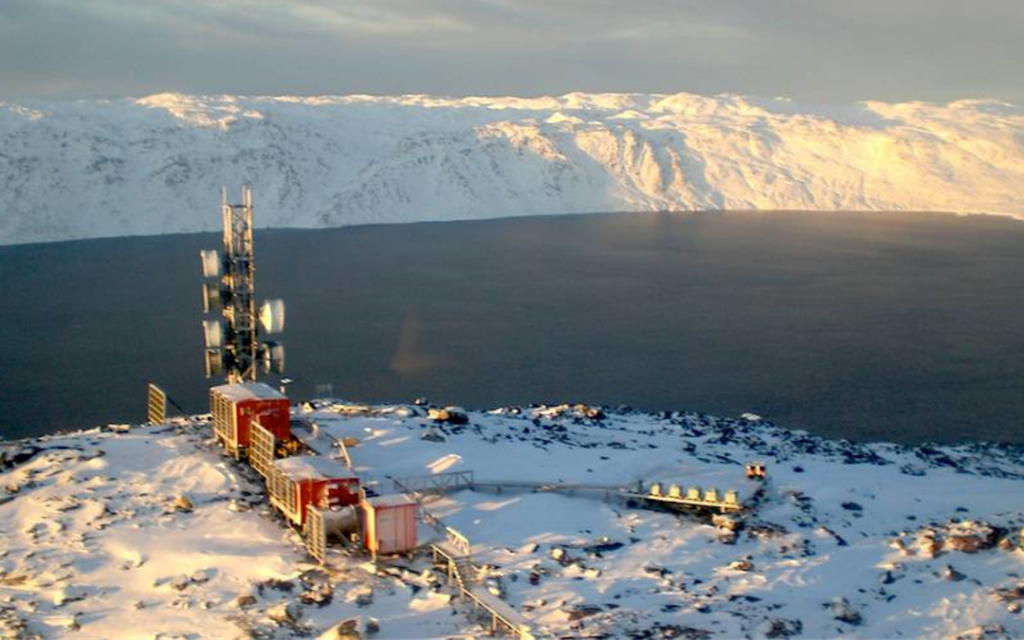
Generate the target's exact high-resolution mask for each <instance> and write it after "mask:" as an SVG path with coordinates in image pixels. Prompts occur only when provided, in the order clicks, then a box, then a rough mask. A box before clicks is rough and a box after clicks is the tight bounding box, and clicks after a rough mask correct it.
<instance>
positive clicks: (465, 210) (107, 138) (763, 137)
mask: <svg viewBox="0 0 1024 640" xmlns="http://www.w3.org/2000/svg"><path fill="white" fill-rule="evenodd" d="M243 181H249V182H251V183H252V184H253V185H254V186H255V193H256V206H257V224H258V225H259V226H263V227H336V226H344V225H351V224H365V223H381V222H412V221H425V220H454V219H478V218H491V217H502V216H520V215H536V214H562V213H582V212H600V211H643V210H694V209H808V210H809V209H813V210H824V211H828V210H893V211H900V210H917V211H925V210H939V211H955V212H988V213H999V214H1007V215H1012V216H1015V217H1024V109H1022V108H1021V107H1017V106H1014V105H1010V104H1007V103H1002V102H996V101H984V100H963V101H958V102H952V103H949V104H945V105H939V104H931V103H922V102H911V103H901V104H888V103H881V102H863V103H858V104H856V105H851V106H847V107H814V106H808V105H801V104H798V103H794V102H792V101H789V100H785V99H760V98H751V97H743V96H736V95H720V96H715V97H704V96H698V95H692V94H685V93H681V94H676V95H648V94H581V93H574V94H568V95H565V96H560V97H540V98H473V97H470V98H460V99H454V98H442V97H431V96H422V95H413V96H396V97H373V96H341V97H235V96H209V97H205V96H189V95H180V94H160V95H154V96H149V97H146V98H142V99H139V100H135V99H122V100H111V101H104V100H91V101H73V102H70V101H69V102H42V101H40V102H33V103H31V104H10V103H0V244H14V243H22V242H36V241H50V240H66V239H74V238H91V237H105V236H122V235H145V234H161V233H179V232H192V231H209V230H215V229H217V228H219V226H220V219H219V212H218V202H219V188H220V185H221V184H227V185H229V187H230V188H233V189H235V190H236V191H237V187H238V185H240V184H241V183H242V182H243Z"/></svg>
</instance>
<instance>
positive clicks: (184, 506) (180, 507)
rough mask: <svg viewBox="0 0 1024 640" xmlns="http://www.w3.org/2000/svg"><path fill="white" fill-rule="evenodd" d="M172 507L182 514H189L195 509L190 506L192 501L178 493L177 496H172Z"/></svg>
mask: <svg viewBox="0 0 1024 640" xmlns="http://www.w3.org/2000/svg"><path fill="white" fill-rule="evenodd" d="M173 507H174V510H175V511H182V512H184V513H190V512H191V511H192V510H193V509H195V506H194V505H193V504H192V500H191V499H189V497H188V496H187V495H185V494H184V493H179V494H178V495H176V496H174V505H173Z"/></svg>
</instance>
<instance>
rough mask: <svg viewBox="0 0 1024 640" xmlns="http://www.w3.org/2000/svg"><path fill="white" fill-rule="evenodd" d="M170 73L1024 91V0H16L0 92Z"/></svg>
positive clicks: (1, 40)
mask: <svg viewBox="0 0 1024 640" xmlns="http://www.w3.org/2000/svg"><path fill="white" fill-rule="evenodd" d="M162 91H181V92H189V93H239V94H249V95H257V94H259V95H280V94H299V95H311V94H348V93H371V94H395V93H433V94H444V95H470V94H473V95H527V96H528V95H540V94H561V93H567V92H570V91H627V92H631V91H638V92H657V93H671V92H677V91H689V92H695V93H704V94H713V93H720V92H732V93H746V94H755V95H760V96H789V97H792V98H795V99H799V100H809V101H815V102H827V103H839V102H851V101H855V100H865V99H878V100H889V101H895V100H933V101H946V100H953V99H958V98H965V97H983V98H999V99H1003V100H1007V101H1010V102H1014V103H1016V104H1024V0H347V1H342V0H337V1H332V0H0V99H7V100H24V99H31V98H78V97H120V96H142V95H147V94H151V93H158V92H162Z"/></svg>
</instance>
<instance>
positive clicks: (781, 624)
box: [764, 618, 804, 638]
mask: <svg viewBox="0 0 1024 640" xmlns="http://www.w3.org/2000/svg"><path fill="white" fill-rule="evenodd" d="M766 627H767V628H766V629H765V630H764V637H766V638H791V637H793V636H798V635H800V634H801V633H803V632H804V623H803V621H802V620H789V619H786V618H772V619H771V620H768V621H767V623H766Z"/></svg>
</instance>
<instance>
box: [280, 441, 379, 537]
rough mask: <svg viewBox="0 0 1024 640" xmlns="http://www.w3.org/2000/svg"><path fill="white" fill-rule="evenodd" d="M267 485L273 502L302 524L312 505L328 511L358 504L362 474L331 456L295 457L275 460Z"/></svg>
mask: <svg viewBox="0 0 1024 640" xmlns="http://www.w3.org/2000/svg"><path fill="white" fill-rule="evenodd" d="M267 484H268V487H269V490H270V502H271V504H273V505H275V506H276V507H278V508H279V509H281V511H282V513H284V515H285V517H286V518H288V519H289V520H290V521H292V522H293V523H295V524H296V525H298V526H300V527H302V526H305V524H306V508H307V507H308V506H309V505H313V506H315V507H318V508H320V509H324V510H329V509H335V508H340V507H346V506H350V505H354V504H358V503H359V477H358V476H356V475H354V474H352V473H351V472H350V471H348V470H347V469H346V468H345V466H344V465H343V464H342V463H341V462H340V461H338V460H332V459H330V458H323V457H320V456H292V457H290V458H282V459H280V460H275V461H274V471H273V472H272V473H271V474H270V477H269V478H268V480H267Z"/></svg>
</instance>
